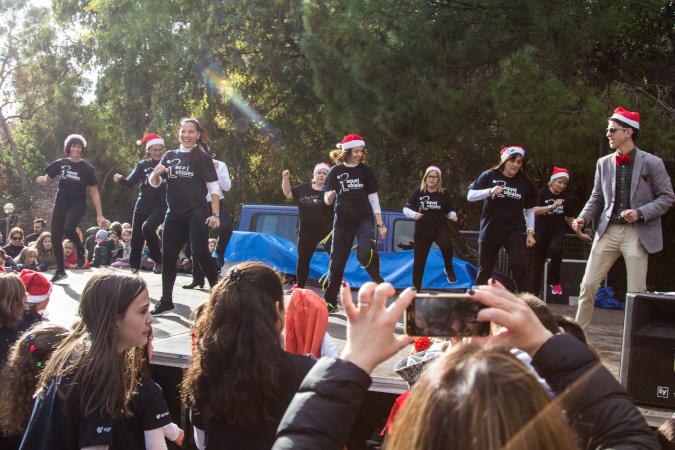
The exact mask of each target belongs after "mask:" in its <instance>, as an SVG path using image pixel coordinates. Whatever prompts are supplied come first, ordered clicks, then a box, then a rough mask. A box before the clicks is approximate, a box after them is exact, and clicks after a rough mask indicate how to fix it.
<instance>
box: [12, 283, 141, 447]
mask: <svg viewBox="0 0 675 450" xmlns="http://www.w3.org/2000/svg"><path fill="white" fill-rule="evenodd" d="M79 304H80V307H79V315H80V317H81V320H79V321H78V322H77V323H76V324H75V325H74V327H73V329H72V331H70V333H69V334H68V336H67V337H66V338H65V340H63V341H62V342H61V344H60V345H59V346H58V348H57V349H56V350H55V351H54V353H53V354H52V356H51V358H50V359H49V361H48V362H47V365H46V367H45V369H44V371H43V372H42V376H41V377H40V382H39V385H38V389H37V392H36V394H35V407H34V408H33V414H32V416H31V418H30V422H29V423H28V427H27V428H26V433H25V434H24V438H23V441H22V443H21V448H22V449H26V450H28V449H36V448H40V449H81V448H86V447H93V446H105V447H106V448H107V447H108V446H110V445H111V443H112V427H113V420H114V419H117V418H120V417H122V416H123V415H124V414H129V409H128V407H127V402H128V401H129V398H130V397H131V394H132V393H133V392H134V391H135V389H136V384H137V383H136V377H135V374H137V373H138V369H139V367H138V362H137V360H135V359H134V358H132V354H131V353H130V352H128V350H129V349H130V348H132V347H139V346H142V345H145V344H146V343H147V342H148V333H149V330H150V324H152V321H153V319H152V316H151V315H150V297H149V296H148V289H147V286H146V284H145V281H143V279H142V278H139V277H137V276H132V275H123V274H121V273H115V272H112V271H101V272H98V273H96V274H95V275H94V276H92V277H91V279H90V280H89V281H88V282H87V284H86V285H85V287H84V289H83V290H82V295H80V301H79Z"/></svg>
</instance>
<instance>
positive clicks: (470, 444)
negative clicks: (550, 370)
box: [385, 343, 579, 450]
mask: <svg viewBox="0 0 675 450" xmlns="http://www.w3.org/2000/svg"><path fill="white" fill-rule="evenodd" d="M385 448H386V449H387V450H391V449H396V450H398V449H406V450H407V449H409V448H423V449H427V450H436V449H438V450H440V449H443V450H454V449H457V450H459V449H467V448H471V449H475V450H492V449H542V450H543V449H547V450H548V449H560V450H563V449H564V450H567V449H573V448H579V447H578V444H577V441H576V437H575V435H574V432H573V431H572V429H571V427H570V426H569V424H568V423H567V420H566V419H565V417H564V416H563V414H562V413H561V411H560V408H559V406H558V404H557V403H556V402H555V401H554V400H553V399H551V397H550V396H549V395H548V393H547V392H546V390H545V389H544V388H543V387H542V385H541V384H540V383H539V382H538V381H537V380H536V379H535V378H534V376H533V375H532V373H531V372H530V371H529V369H527V368H526V367H525V366H524V365H523V364H522V363H521V362H520V361H518V359H517V358H516V357H515V356H514V355H512V354H511V353H510V352H509V350H508V349H505V348H497V347H484V346H481V345H478V344H471V343H468V344H461V345H457V346H455V347H453V348H452V349H451V350H450V351H449V353H447V354H445V355H443V356H440V357H438V358H436V360H435V361H434V362H432V363H431V364H430V365H429V367H427V370H426V371H425V372H424V373H423V374H422V376H421V377H420V379H419V381H418V382H417V384H416V385H415V389H413V391H412V393H411V394H410V397H409V398H408V400H407V402H406V404H405V407H404V408H403V410H402V411H401V413H400V415H399V417H397V419H396V422H395V424H394V430H393V433H392V435H391V437H390V439H389V440H388V441H387V442H386V445H385Z"/></svg>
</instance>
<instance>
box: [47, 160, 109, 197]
mask: <svg viewBox="0 0 675 450" xmlns="http://www.w3.org/2000/svg"><path fill="white" fill-rule="evenodd" d="M45 173H46V174H47V175H49V178H52V179H54V178H56V177H59V184H58V189H57V191H56V199H55V200H54V207H55V208H70V207H71V206H81V207H83V208H86V207H87V187H91V186H96V185H98V179H97V178H96V172H94V167H93V166H92V165H91V164H89V163H88V162H87V161H85V160H80V161H78V162H73V161H71V160H70V158H61V159H57V160H56V161H54V162H53V163H51V164H50V165H48V166H47V167H46V168H45Z"/></svg>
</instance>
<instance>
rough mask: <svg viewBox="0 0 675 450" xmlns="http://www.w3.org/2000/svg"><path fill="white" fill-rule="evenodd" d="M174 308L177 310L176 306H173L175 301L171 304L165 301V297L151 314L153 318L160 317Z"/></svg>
mask: <svg viewBox="0 0 675 450" xmlns="http://www.w3.org/2000/svg"><path fill="white" fill-rule="evenodd" d="M174 308H175V306H174V305H173V301H171V302H168V301H165V300H164V297H162V298H160V299H159V302H158V303H157V305H156V306H155V309H153V310H152V311H150V314H152V315H153V316H158V315H160V314H163V313H165V312H167V311H171V310H172V309H174Z"/></svg>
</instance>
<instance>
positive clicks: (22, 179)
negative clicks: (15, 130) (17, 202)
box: [0, 111, 28, 196]
mask: <svg viewBox="0 0 675 450" xmlns="http://www.w3.org/2000/svg"><path fill="white" fill-rule="evenodd" d="M0 126H2V131H3V134H4V135H5V139H7V142H9V148H10V149H11V150H12V156H14V164H15V165H16V171H17V172H18V173H19V184H20V185H21V193H22V194H23V195H24V196H28V179H27V178H26V172H25V171H24V170H23V165H22V164H21V159H20V158H19V149H18V148H17V147H16V142H14V139H12V130H11V129H10V127H9V124H8V123H7V120H5V115H4V114H3V113H2V111H0Z"/></svg>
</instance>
